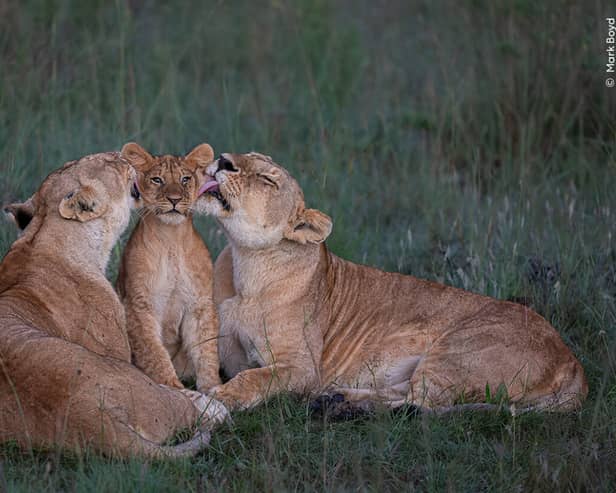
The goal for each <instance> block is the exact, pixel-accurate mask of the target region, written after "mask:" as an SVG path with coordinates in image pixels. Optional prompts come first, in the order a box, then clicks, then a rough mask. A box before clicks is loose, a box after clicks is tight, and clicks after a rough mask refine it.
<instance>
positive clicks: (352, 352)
mask: <svg viewBox="0 0 616 493" xmlns="http://www.w3.org/2000/svg"><path fill="white" fill-rule="evenodd" d="M208 173H209V174H210V175H211V176H212V178H211V179H210V181H209V184H208V185H207V186H206V190H207V191H206V193H205V194H204V196H203V197H201V198H200V199H199V200H198V202H197V205H196V207H197V208H198V210H201V211H203V212H207V213H210V214H212V215H214V216H215V217H216V218H217V220H218V222H219V223H220V225H221V226H222V228H223V229H224V231H225V233H226V235H227V237H228V239H229V246H228V248H227V249H226V250H225V251H223V253H222V254H221V255H220V257H219V259H218V260H217V262H216V265H215V297H216V298H217V301H219V302H220V304H219V317H220V324H221V328H220V334H221V340H220V358H221V362H222V365H223V367H224V369H225V371H226V372H227V373H228V375H229V376H230V377H232V378H231V380H230V381H228V382H227V383H226V384H224V385H222V386H220V387H217V388H214V389H213V391H212V392H214V393H215V395H216V397H217V398H218V399H221V400H222V401H223V402H224V403H225V404H227V405H229V406H232V407H249V406H253V405H255V404H257V403H259V402H261V401H262V399H264V398H265V397H266V396H268V395H271V394H273V393H275V392H278V391H281V390H291V391H294V392H300V393H306V392H319V391H323V390H331V391H334V392H340V393H342V394H343V395H344V396H345V397H346V398H347V399H350V400H365V399H367V400H371V401H377V400H378V401H380V402H382V403H384V404H386V405H388V406H392V407H394V406H398V405H401V404H404V403H411V404H414V405H417V406H423V407H426V408H431V409H435V408H442V407H447V406H452V405H453V404H454V403H455V402H456V401H457V400H458V399H461V400H463V401H464V402H482V401H484V400H485V398H486V395H485V393H486V388H490V389H493V390H494V389H497V388H498V387H499V385H501V384H504V385H505V386H506V389H507V392H508V396H509V398H510V399H511V401H512V402H513V403H516V404H518V405H523V406H535V407H536V408H550V409H558V410H567V409H574V408H576V407H578V406H579V405H580V403H581V401H582V400H583V399H584V397H585V396H586V393H587V384H586V380H585V377H584V371H583V369H582V367H581V365H580V364H579V362H578V361H577V360H576V358H575V357H574V356H573V354H572V353H571V351H570V350H569V349H568V348H567V347H566V346H565V344H564V343H563V341H562V340H561V339H560V337H559V335H558V334H557V333H556V331H555V330H554V329H553V328H552V327H551V326H550V325H549V324H548V323H547V322H546V321H545V320H544V319H543V318H541V317H540V316H539V315H537V314H536V313H535V312H533V311H532V310H530V309H528V308H526V307H524V306H521V305H517V304H513V303H507V302H502V301H497V300H495V299H492V298H488V297H485V296H479V295H476V294H473V293H470V292H467V291H463V290H460V289H455V288H452V287H448V286H444V285H442V284H437V283H434V282H428V281H424V280H421V279H417V278H415V277H411V276H403V275H400V274H392V273H385V272H382V271H379V270H377V269H373V268H370V267H365V266H361V265H356V264H353V263H351V262H347V261H345V260H342V259H340V258H338V257H336V256H335V255H333V254H332V253H330V252H329V251H328V250H327V248H326V247H325V245H324V244H322V242H323V241H324V240H325V239H326V238H327V236H328V235H329V233H330V231H331V228H332V222H331V220H330V218H329V217H328V216H326V215H325V214H323V213H322V212H319V211H317V210H314V209H306V208H305V206H304V199H303V194H302V191H301V189H300V188H299V186H298V184H297V182H296V181H295V180H294V179H293V178H292V177H291V176H290V175H289V173H288V172H287V171H286V170H284V169H283V168H282V167H280V166H278V165H277V164H275V163H274V162H272V160H271V158H269V157H267V156H263V155H261V154H257V153H250V154H243V155H237V154H223V155H222V156H221V157H220V158H219V159H218V160H217V161H215V162H214V163H213V164H212V165H210V166H209V167H208Z"/></svg>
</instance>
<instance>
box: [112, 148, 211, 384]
mask: <svg viewBox="0 0 616 493" xmlns="http://www.w3.org/2000/svg"><path fill="white" fill-rule="evenodd" d="M122 155H123V156H124V157H125V158H126V159H127V160H128V161H129V162H131V164H132V165H133V166H134V167H135V168H136V169H137V175H138V177H137V180H138V183H139V190H140V192H141V199H140V204H138V205H141V206H142V207H143V208H142V209H141V218H140V220H139V222H138V223H137V226H136V227H135V230H134V232H133V234H132V236H131V238H130V240H129V242H128V244H127V245H126V249H125V250H124V255H123V257H122V264H121V267H120V273H119V276H118V283H117V285H118V291H119V293H120V296H121V298H122V301H123V303H124V306H125V309H126V319H127V329H128V337H129V340H130V345H131V349H132V351H133V361H134V363H135V365H136V366H138V367H139V368H141V369H142V370H143V371H144V372H145V373H146V374H147V375H149V376H150V377H151V378H152V379H153V380H154V381H155V382H158V383H162V384H165V385H169V386H172V387H177V388H183V385H182V383H181V382H180V378H186V377H193V376H194V377H196V380H197V388H198V390H200V391H202V392H206V391H207V390H208V389H209V388H211V387H213V386H215V385H218V384H220V378H219V375H218V369H219V362H218V349H217V345H218V317H217V315H216V309H215V307H214V303H213V300H212V269H213V267H212V260H211V258H210V254H209V252H208V249H207V247H206V246H205V243H203V240H202V239H201V237H200V236H199V233H197V231H196V229H195V227H194V225H193V221H192V210H191V206H192V204H193V202H194V201H195V200H196V198H197V192H198V190H199V186H200V184H201V182H202V181H203V176H204V170H205V166H206V165H208V164H210V163H211V162H212V160H213V159H214V153H213V151H212V148H211V147H210V146H209V145H208V144H202V145H201V146H198V147H197V148H195V150H194V151H192V152H191V153H190V154H189V155H188V156H186V157H180V156H160V157H153V156H151V155H150V154H149V153H148V152H147V151H145V150H144V149H142V148H141V147H139V146H138V145H137V144H132V143H131V144H127V145H125V146H124V148H123V149H122Z"/></svg>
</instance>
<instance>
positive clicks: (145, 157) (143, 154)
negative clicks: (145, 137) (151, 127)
mask: <svg viewBox="0 0 616 493" xmlns="http://www.w3.org/2000/svg"><path fill="white" fill-rule="evenodd" d="M120 154H121V155H122V157H123V158H124V159H126V160H127V161H128V162H129V163H130V165H131V166H132V167H133V168H135V169H136V170H137V171H145V170H146V169H148V167H149V165H150V163H151V162H152V161H153V159H154V158H153V157H152V155H151V154H150V153H149V152H148V151H146V150H145V149H144V148H143V147H141V146H140V145H139V144H135V143H134V142H129V143H128V144H124V147H122V151H121V152H120Z"/></svg>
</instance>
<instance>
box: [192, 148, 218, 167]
mask: <svg viewBox="0 0 616 493" xmlns="http://www.w3.org/2000/svg"><path fill="white" fill-rule="evenodd" d="M212 161H214V149H212V146H211V145H210V144H200V145H198V146H197V147H195V148H194V149H193V150H192V151H190V152H189V153H188V154H187V155H186V164H188V165H189V166H191V167H192V169H193V171H194V170H196V169H197V168H203V167H205V166H207V165H208V164H210V163H211V162H212Z"/></svg>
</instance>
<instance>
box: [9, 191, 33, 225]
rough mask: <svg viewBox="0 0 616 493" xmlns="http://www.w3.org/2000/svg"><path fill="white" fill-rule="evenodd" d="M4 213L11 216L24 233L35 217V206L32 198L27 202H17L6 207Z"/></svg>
mask: <svg viewBox="0 0 616 493" xmlns="http://www.w3.org/2000/svg"><path fill="white" fill-rule="evenodd" d="M4 212H5V213H6V214H7V216H9V217H10V218H11V219H12V220H13V221H15V224H16V225H17V227H18V228H19V229H21V230H22V231H23V230H24V229H26V227H27V226H28V224H30V221H32V217H34V204H33V203H32V197H30V198H29V199H28V200H26V201H25V202H15V203H14V204H9V205H6V206H4Z"/></svg>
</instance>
